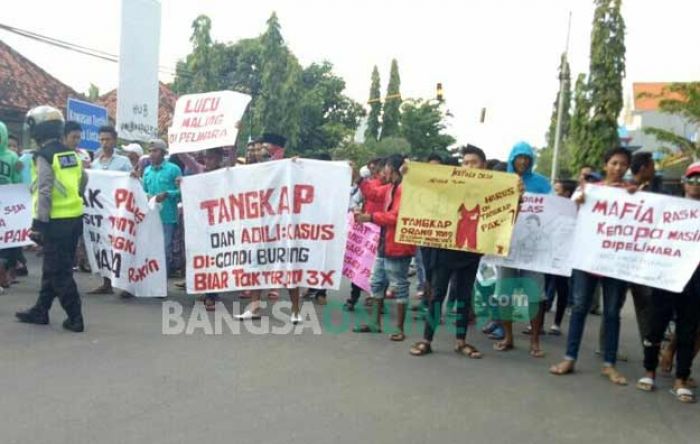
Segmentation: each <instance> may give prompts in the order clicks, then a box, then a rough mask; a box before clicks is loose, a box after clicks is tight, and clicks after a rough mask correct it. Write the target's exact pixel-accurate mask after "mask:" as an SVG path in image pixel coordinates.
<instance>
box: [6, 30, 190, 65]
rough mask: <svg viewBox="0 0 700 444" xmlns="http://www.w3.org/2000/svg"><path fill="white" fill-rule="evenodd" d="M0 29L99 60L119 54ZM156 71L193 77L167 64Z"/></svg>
mask: <svg viewBox="0 0 700 444" xmlns="http://www.w3.org/2000/svg"><path fill="white" fill-rule="evenodd" d="M0 29H2V30H4V31H7V32H11V33H13V34H16V35H19V36H21V37H25V38H28V39H31V40H34V41H38V42H40V43H45V44H48V45H52V46H55V47H58V48H61V49H65V50H67V51H73V52H76V53H79V54H83V55H87V56H90V57H95V58H98V59H101V60H105V61H108V62H113V63H118V62H119V56H118V55H117V54H110V53H108V52H106V51H102V50H99V49H94V48H88V47H86V46H82V45H78V44H75V43H70V42H67V41H65V40H60V39H57V38H54V37H49V36H46V35H43V34H39V33H36V32H32V31H28V30H26V29H20V28H16V27H13V26H9V25H5V24H2V23H0ZM158 72H160V73H162V74H168V75H172V76H175V75H182V76H184V77H193V76H194V74H193V73H188V72H186V71H185V72H183V71H182V69H181V70H180V72H177V70H173V69H172V68H169V67H167V66H158Z"/></svg>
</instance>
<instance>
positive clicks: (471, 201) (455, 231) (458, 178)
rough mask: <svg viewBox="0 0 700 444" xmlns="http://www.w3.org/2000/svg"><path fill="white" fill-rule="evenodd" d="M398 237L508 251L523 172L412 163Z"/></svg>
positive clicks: (451, 246) (445, 245) (453, 247)
mask: <svg viewBox="0 0 700 444" xmlns="http://www.w3.org/2000/svg"><path fill="white" fill-rule="evenodd" d="M402 186H403V195H404V196H406V197H405V198H404V200H403V201H402V202H401V209H400V210H399V221H398V224H397V228H396V241H397V242H400V243H404V244H412V245H421V246H424V247H434V248H446V249H450V250H461V251H472V252H477V253H486V254H496V255H499V256H506V255H508V247H509V245H510V237H511V233H512V231H513V224H514V223H515V215H516V209H517V205H518V199H519V198H520V194H519V191H518V176H516V175H514V174H507V173H501V172H497V171H489V170H481V169H469V168H461V167H451V166H443V165H429V164H425V163H411V166H410V169H409V171H408V174H406V176H405V177H404V180H403V182H402Z"/></svg>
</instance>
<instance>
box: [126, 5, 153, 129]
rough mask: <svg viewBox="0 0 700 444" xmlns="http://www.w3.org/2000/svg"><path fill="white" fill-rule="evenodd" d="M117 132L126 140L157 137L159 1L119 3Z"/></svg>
mask: <svg viewBox="0 0 700 444" xmlns="http://www.w3.org/2000/svg"><path fill="white" fill-rule="evenodd" d="M121 20H122V25H121V42H120V51H119V88H118V89H117V132H118V133H119V137H121V138H122V139H127V140H141V141H148V140H150V139H153V138H156V137H158V91H159V85H158V60H159V48H160V2H159V1H158V0H122V16H121Z"/></svg>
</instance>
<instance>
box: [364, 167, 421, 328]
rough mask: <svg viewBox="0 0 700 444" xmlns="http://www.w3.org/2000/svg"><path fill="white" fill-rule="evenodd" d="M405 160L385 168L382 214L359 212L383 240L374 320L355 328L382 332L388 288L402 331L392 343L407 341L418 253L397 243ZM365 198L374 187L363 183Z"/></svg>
mask: <svg viewBox="0 0 700 444" xmlns="http://www.w3.org/2000/svg"><path fill="white" fill-rule="evenodd" d="M403 162H404V158H403V156H401V155H398V154H395V155H392V156H389V157H388V158H387V160H386V166H385V167H384V174H385V177H386V178H387V179H388V180H389V188H388V191H387V193H386V201H385V205H384V208H383V209H382V210H381V211H374V212H371V213H370V212H368V211H367V210H365V212H364V213H358V214H356V216H355V221H356V222H359V223H366V222H372V223H375V224H377V225H379V226H380V227H381V237H380V239H379V246H378V248H377V258H376V260H375V262H374V268H373V269H372V279H371V287H372V297H373V298H374V300H375V301H376V303H375V306H374V313H373V316H374V321H373V322H371V323H370V324H369V325H366V324H365V325H360V326H358V327H357V328H355V330H354V331H355V332H356V333H380V332H381V331H382V328H381V313H382V308H383V306H384V296H385V289H386V288H387V286H388V287H389V288H390V289H392V290H394V294H395V297H396V309H397V328H398V332H397V333H395V334H392V335H391V340H392V341H403V340H405V339H406V335H405V334H404V331H403V327H404V321H405V320H406V303H407V302H408V293H409V285H410V284H409V281H408V268H409V266H410V265H411V259H412V258H413V255H414V254H415V253H416V247H415V246H413V245H405V244H400V243H398V242H396V241H395V240H394V236H395V234H396V223H397V221H398V216H399V208H400V206H401V179H402V175H401V166H402V165H403ZM360 188H361V189H362V193H363V195H365V196H367V194H366V193H365V190H368V191H370V192H371V188H370V187H369V186H367V185H363V183H360Z"/></svg>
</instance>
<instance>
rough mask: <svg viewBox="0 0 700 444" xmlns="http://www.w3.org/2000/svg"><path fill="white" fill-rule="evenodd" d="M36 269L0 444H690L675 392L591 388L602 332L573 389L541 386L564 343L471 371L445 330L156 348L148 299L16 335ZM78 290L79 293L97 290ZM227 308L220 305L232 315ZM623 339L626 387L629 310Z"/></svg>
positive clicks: (6, 301) (12, 293)
mask: <svg viewBox="0 0 700 444" xmlns="http://www.w3.org/2000/svg"><path fill="white" fill-rule="evenodd" d="M30 265H31V270H30V271H31V274H30V276H29V277H28V278H23V281H22V282H21V283H20V284H18V285H16V286H14V287H13V288H12V289H11V290H9V291H8V292H6V293H5V294H3V295H0V443H4V444H7V443H23V444H24V443H49V442H50V443H57V444H58V443H223V442H226V443H231V442H233V443H237V442H254V443H258V442H259V443H283V442H285V443H286V442H290V443H292V442H293V443H334V444H340V443H346V442H347V443H357V442H366V443H426V442H433V443H457V442H459V443H464V442H469V443H477V442H484V443H486V442H489V443H518V444H525V443H579V442H580V443H636V444H639V443H697V442H700V421H698V418H700V407H699V406H698V405H683V404H681V403H679V402H677V401H676V400H675V399H674V398H673V397H672V396H671V395H670V394H668V388H669V387H670V384H671V380H670V379H667V378H660V381H659V383H660V390H659V391H658V392H656V393H651V394H649V393H643V392H640V391H638V390H636V389H635V388H634V386H633V384H632V385H630V386H627V387H615V386H613V385H612V384H610V383H609V382H607V381H606V380H605V379H603V378H602V377H601V376H600V375H599V370H600V360H599V358H598V357H597V356H595V355H594V353H593V350H594V347H595V343H596V342H597V329H598V324H599V320H600V318H598V317H591V319H590V321H589V325H588V328H587V332H586V339H585V343H584V346H583V348H582V351H581V358H580V362H579V365H578V372H577V374H575V375H571V376H566V377H555V376H551V375H549V374H548V372H547V369H548V366H549V365H550V364H552V363H554V362H556V361H558V360H559V359H560V358H561V356H562V353H563V345H564V343H565V338H564V337H553V336H547V337H545V338H544V341H543V346H544V349H545V351H547V352H548V355H547V357H546V358H544V359H539V360H537V359H533V358H531V357H529V356H528V354H527V338H526V337H524V336H519V337H518V338H517V344H516V346H517V347H518V348H517V349H516V350H514V351H512V352H509V353H498V352H494V351H491V343H490V341H489V340H488V339H486V338H485V337H484V336H483V335H482V334H481V333H479V332H477V331H472V332H470V334H469V340H470V342H472V343H474V344H475V345H477V347H479V348H480V349H481V350H482V351H484V352H485V357H484V359H482V360H469V359H466V358H462V357H460V356H458V355H456V354H455V353H453V352H452V345H453V341H452V340H451V338H450V336H449V334H448V333H447V332H445V331H444V330H443V331H440V332H439V333H438V335H437V338H436V340H435V342H434V350H435V353H434V354H432V355H430V356H426V357H412V356H410V355H409V353H408V348H409V346H410V344H411V343H412V342H413V341H414V340H416V339H418V336H419V335H418V331H413V332H412V333H411V334H410V335H409V339H408V340H407V341H406V342H404V343H392V342H390V341H389V339H388V336H387V335H386V334H381V335H366V334H365V335H360V334H353V333H351V332H343V333H338V334H332V333H329V332H328V331H325V332H324V333H323V334H320V335H316V334H314V332H313V331H312V328H311V327H310V325H307V328H305V329H304V331H303V332H301V334H286V335H273V334H262V335H261V334H253V333H251V332H250V331H248V330H247V329H246V328H242V329H241V332H240V334H235V335H234V334H231V333H230V332H229V330H228V329H227V328H224V329H223V334H221V335H206V334H205V333H204V332H203V328H198V329H195V331H194V333H193V334H191V335H187V334H180V335H164V334H162V332H163V328H162V310H161V305H162V303H163V301H162V300H157V299H156V300H143V299H138V300H129V301H123V300H120V299H119V298H118V297H116V296H86V297H84V298H83V301H84V302H83V304H84V305H83V306H84V312H85V316H86V320H87V331H86V333H84V334H73V333H68V332H65V331H63V330H62V329H61V327H60V324H61V322H62V321H63V318H64V315H63V312H62V310H61V309H60V306H58V304H57V303H56V304H55V306H54V309H53V310H52V312H51V321H52V322H51V325H50V326H47V327H42V326H30V325H23V324H20V323H17V322H15V320H14V312H15V311H17V310H19V309H23V308H26V307H28V306H29V305H30V304H32V303H33V302H34V298H35V295H36V292H37V289H38V262H36V259H34V258H32V259H31V264H30ZM77 277H78V281H79V287H80V289H81V291H83V292H84V291H87V290H89V289H90V288H93V287H94V286H96V285H97V283H98V279H97V278H96V277H93V276H89V275H85V274H77ZM346 294H347V293H346V292H341V293H335V294H331V295H330V297H329V299H330V300H331V301H338V302H341V301H342V300H343V299H344V298H345V296H346ZM282 299H283V300H284V299H285V295H284V294H283V297H282ZM168 300H169V301H176V302H180V303H183V304H184V305H185V313H184V314H185V315H188V314H189V312H190V310H191V309H192V306H193V299H192V298H191V297H188V296H186V295H185V294H184V293H183V292H181V291H178V290H172V291H171V296H170V297H169V298H168ZM236 300H237V298H236V297H234V296H227V297H225V298H224V302H225V305H226V306H227V307H228V308H229V310H230V309H231V305H232V303H233V302H234V301H236ZM316 309H317V310H318V313H319V317H322V313H321V311H320V308H319V307H317V308H316ZM211 318H212V319H213V316H211ZM335 319H336V320H339V318H338V316H337V315H336V316H335ZM272 324H273V325H276V326H278V327H279V326H280V325H281V324H280V323H279V322H272ZM193 325H194V324H190V326H193ZM202 325H204V324H202V323H201V322H200V327H202ZM224 325H225V326H226V325H227V324H224ZM256 325H259V324H256ZM547 325H549V323H548V324H547ZM622 325H623V334H622V340H621V343H622V349H623V350H622V351H623V352H624V353H627V354H629V355H630V361H629V362H627V363H621V364H620V366H619V367H620V370H621V371H622V372H623V373H624V374H625V375H626V376H628V378H630V380H631V381H635V380H636V379H637V378H638V377H640V376H641V375H642V365H641V347H640V346H639V345H638V337H637V330H636V328H637V327H636V323H635V321H634V317H633V310H632V307H631V302H629V303H628V304H627V306H626V308H625V312H624V319H623V324H622ZM519 330H520V329H519ZM697 369H698V365H697V364H696V366H695V370H696V371H697Z"/></svg>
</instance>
